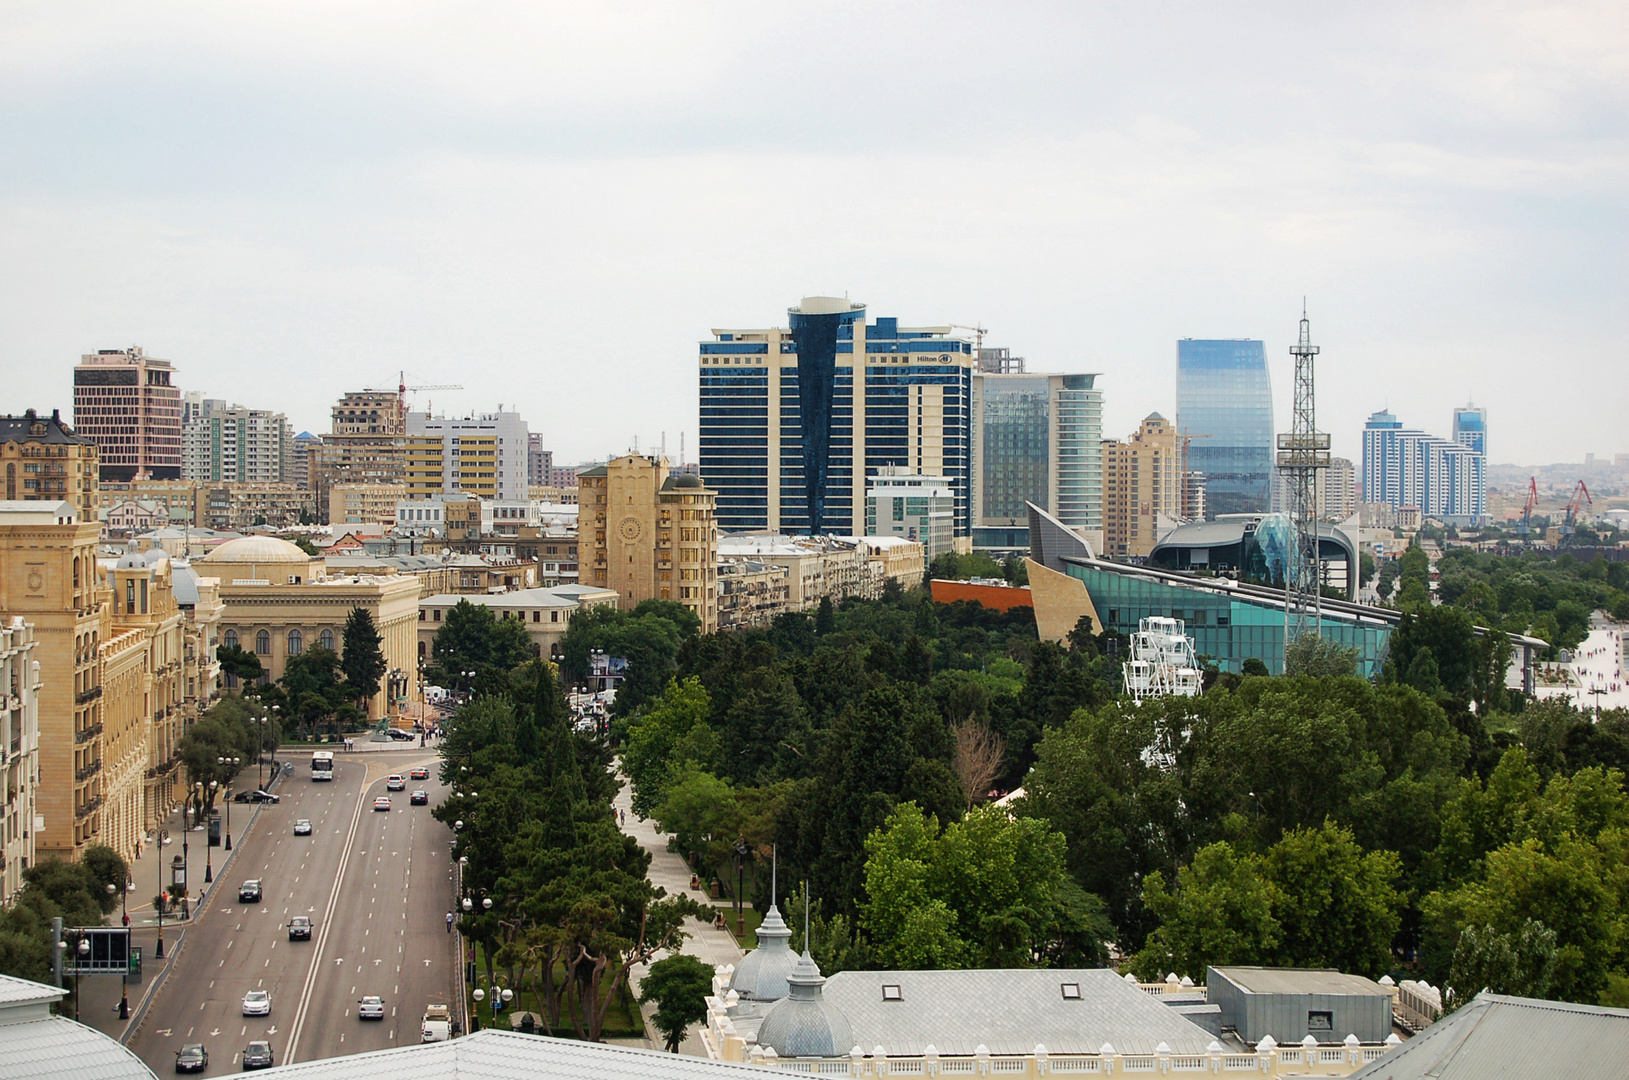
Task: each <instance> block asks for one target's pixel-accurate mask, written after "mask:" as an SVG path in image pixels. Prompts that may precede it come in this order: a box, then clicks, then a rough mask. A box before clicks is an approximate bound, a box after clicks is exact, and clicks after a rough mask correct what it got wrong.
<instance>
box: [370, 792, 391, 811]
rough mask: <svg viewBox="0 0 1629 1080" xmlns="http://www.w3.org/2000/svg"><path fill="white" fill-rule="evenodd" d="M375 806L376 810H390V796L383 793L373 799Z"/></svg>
mask: <svg viewBox="0 0 1629 1080" xmlns="http://www.w3.org/2000/svg"><path fill="white" fill-rule="evenodd" d="M373 808H374V809H375V810H389V809H390V799H389V797H388V796H385V795H381V796H379V797H378V798H377V799H375V800H373Z"/></svg>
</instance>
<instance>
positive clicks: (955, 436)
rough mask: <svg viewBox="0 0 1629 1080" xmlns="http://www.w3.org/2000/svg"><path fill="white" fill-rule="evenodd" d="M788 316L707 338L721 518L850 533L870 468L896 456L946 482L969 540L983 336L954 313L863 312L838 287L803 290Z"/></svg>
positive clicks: (860, 514)
mask: <svg viewBox="0 0 1629 1080" xmlns="http://www.w3.org/2000/svg"><path fill="white" fill-rule="evenodd" d="M788 323H789V325H788V326H787V327H778V328H771V329H767V330H715V331H714V340H712V341H704V342H702V343H701V346H700V360H701V363H700V373H701V450H700V466H701V475H702V477H703V478H705V479H706V481H707V484H708V485H709V486H710V487H711V488H713V489H715V490H716V491H717V492H718V516H719V526H720V528H723V529H729V530H745V529H768V530H771V531H776V532H789V533H806V534H843V535H852V534H854V533H855V532H857V531H858V530H859V527H860V525H861V524H862V522H863V521H864V515H865V491H866V483H867V478H868V477H872V476H875V475H877V473H878V471H879V470H881V469H882V468H884V467H885V466H890V465H893V466H899V467H900V468H903V469H905V470H907V471H909V472H919V473H924V474H927V475H931V476H943V477H945V478H947V479H948V480H949V481H950V483H951V485H952V486H953V487H954V489H955V491H956V521H955V536H956V543H957V544H958V546H959V547H964V548H967V549H969V550H970V549H971V524H972V514H971V504H970V502H969V490H968V481H969V457H970V454H971V450H972V447H971V442H972V431H971V417H970V414H969V398H970V396H971V393H972V374H973V363H974V356H973V343H972V342H970V341H964V340H961V339H959V338H956V337H952V336H951V334H952V330H953V328H952V327H949V326H933V327H918V328H907V327H901V326H900V325H899V320H898V319H895V318H878V319H877V320H876V322H874V323H871V324H867V322H866V319H865V305H864V304H857V303H852V302H850V301H848V300H846V299H842V298H840V297H830V296H814V297H807V298H805V299H804V300H803V301H802V303H800V304H799V305H798V306H796V307H793V308H791V309H789V311H788ZM857 358H858V360H859V364H858V369H857V365H856V359H857Z"/></svg>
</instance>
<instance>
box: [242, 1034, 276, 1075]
mask: <svg viewBox="0 0 1629 1080" xmlns="http://www.w3.org/2000/svg"><path fill="white" fill-rule="evenodd" d="M272 1064H273V1062H272V1048H271V1043H269V1042H267V1041H266V1040H264V1039H257V1040H256V1041H254V1042H252V1043H250V1044H249V1045H248V1046H245V1047H244V1048H243V1067H244V1068H245V1069H269V1068H271V1067H272Z"/></svg>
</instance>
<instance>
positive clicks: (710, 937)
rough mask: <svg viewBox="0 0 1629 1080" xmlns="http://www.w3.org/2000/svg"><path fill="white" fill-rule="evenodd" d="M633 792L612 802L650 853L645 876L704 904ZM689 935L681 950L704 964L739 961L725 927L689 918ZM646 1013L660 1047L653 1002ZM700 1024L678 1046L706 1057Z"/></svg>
mask: <svg viewBox="0 0 1629 1080" xmlns="http://www.w3.org/2000/svg"><path fill="white" fill-rule="evenodd" d="M632 799H633V793H632V791H631V789H630V788H629V787H628V785H627V784H626V783H624V784H623V785H622V790H621V791H619V792H618V793H617V797H616V799H615V800H614V801H613V804H612V805H614V806H616V807H617V808H618V809H620V810H624V811H626V812H627V818H628V820H627V821H626V822H624V823H623V826H622V831H623V832H625V833H627V834H628V835H629V836H632V837H633V838H634V839H635V840H637V841H639V845H640V846H641V847H643V848H644V849H645V850H646V851H648V852H650V870H649V871H648V872H647V873H646V877H648V878H649V879H650V881H651V882H652V883H653V884H656V885H660V886H661V887H662V888H664V889H666V890H667V891H668V893H669V894H674V895H689V896H692V897H694V898H695V899H697V900H699V901H701V902H703V903H706V902H707V897H706V894H705V893H698V892H692V891H691V889H690V870H689V868H688V867H686V866H685V862H684V860H683V859H681V858H680V857H679V856H678V855H677V854H675V853H673V852H671V851H669V850H668V849H667V842H668V834H667V833H664V832H658V831H657V828H656V823H655V822H654V821H645V820H641V819H640V818H639V817H638V816H636V815H635V814H634V812H633V810H632V808H631V807H630V805H629V804H630V803H631V801H632ZM685 931H686V932H687V933H688V934H689V935H690V937H689V938H688V939H687V940H686V941H685V943H684V946H683V951H684V952H686V953H689V954H690V955H691V956H694V957H696V958H697V959H698V960H700V961H701V962H702V963H704V964H710V965H712V966H713V967H721V966H723V965H725V964H739V963H740V962H741V957H742V956H743V955H744V954H743V953H742V951H741V947H740V946H739V945H737V944H736V943H735V937H734V935H732V934H731V933H730V932H729V931H728V930H719V929H716V928H714V927H713V925H712V924H711V923H703V922H701V921H699V920H696V919H691V920H690V921H689V923H688V924H687V925H686V926H685ZM666 955H668V954H666V953H662V954H659V955H658V956H657V957H656V959H658V960H660V959H662V958H663V957H665V956H666ZM645 971H646V968H645V966H644V965H640V966H638V967H635V968H634V969H633V971H632V972H631V973H630V975H631V982H632V985H633V991H634V993H635V995H637V994H638V993H639V984H640V983H641V982H642V981H643V980H644V977H645ZM640 1008H641V1010H642V1011H643V1012H644V1014H645V1031H646V1034H647V1042H648V1044H649V1045H650V1046H652V1047H654V1048H656V1049H661V1038H660V1036H659V1035H658V1034H657V1031H656V1027H655V1025H653V1024H652V1023H651V1015H652V1014H653V1013H654V1012H655V1011H656V1009H655V1007H654V1006H652V1005H643V1006H641V1007H640ZM699 1030H700V1029H699V1027H693V1028H692V1029H691V1030H690V1033H689V1034H687V1035H686V1036H685V1039H684V1045H682V1046H681V1047H680V1048H679V1052H680V1053H681V1054H689V1055H691V1056H692V1057H705V1056H706V1054H707V1052H706V1050H705V1049H703V1047H702V1045H701V1039H700V1038H699V1036H698V1035H697V1032H698V1031H699Z"/></svg>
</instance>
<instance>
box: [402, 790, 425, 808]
mask: <svg viewBox="0 0 1629 1080" xmlns="http://www.w3.org/2000/svg"><path fill="white" fill-rule="evenodd" d="M407 803H408V805H409V806H429V805H430V793H429V792H428V791H415V792H413V794H411V795H409V796H408V797H407Z"/></svg>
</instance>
